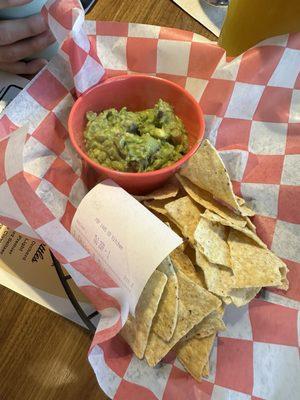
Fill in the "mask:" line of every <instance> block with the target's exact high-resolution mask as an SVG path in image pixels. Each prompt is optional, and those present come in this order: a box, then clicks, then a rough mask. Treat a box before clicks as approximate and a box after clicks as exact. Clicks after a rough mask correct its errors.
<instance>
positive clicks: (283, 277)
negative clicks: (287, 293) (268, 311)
mask: <svg viewBox="0 0 300 400" xmlns="http://www.w3.org/2000/svg"><path fill="white" fill-rule="evenodd" d="M288 272H289V269H288V267H287V266H286V265H285V264H284V263H283V265H282V267H280V274H281V284H280V285H279V286H277V288H278V289H281V290H288V288H289V281H288V279H287V273H288Z"/></svg>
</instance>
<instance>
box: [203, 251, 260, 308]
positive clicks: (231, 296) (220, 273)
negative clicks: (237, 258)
mask: <svg viewBox="0 0 300 400" xmlns="http://www.w3.org/2000/svg"><path fill="white" fill-rule="evenodd" d="M196 257H197V264H198V265H199V267H200V268H201V269H202V270H203V272H204V277H205V283H206V286H207V289H208V290H209V291H210V292H212V293H214V294H216V295H217V296H220V297H221V298H222V300H223V301H224V303H225V304H231V303H233V304H234V305H235V306H237V307H241V306H243V305H245V304H247V303H249V301H250V300H252V299H253V298H254V297H255V296H256V295H257V293H258V292H259V291H260V289H261V287H254V288H246V289H235V277H234V275H233V273H232V271H231V270H229V269H228V268H224V267H222V266H221V265H217V264H212V263H210V262H209V261H208V260H207V259H206V257H205V256H204V255H203V254H202V253H201V252H199V251H197V252H196Z"/></svg>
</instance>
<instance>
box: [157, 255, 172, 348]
mask: <svg viewBox="0 0 300 400" xmlns="http://www.w3.org/2000/svg"><path fill="white" fill-rule="evenodd" d="M158 270H159V271H161V272H163V273H164V274H165V275H166V276H167V277H168V281H167V283H166V286H165V288H164V291H163V294H162V296H161V299H160V302H159V305H158V309H157V312H156V315H155V317H154V320H153V323H152V328H151V329H152V330H153V332H155V333H156V334H157V335H158V336H160V337H161V338H162V339H163V340H165V341H167V342H168V341H169V340H170V339H171V337H172V336H173V333H174V330H175V327H176V324H177V316H178V280H177V275H176V273H175V271H174V268H173V265H172V263H171V260H170V258H169V257H167V258H166V259H165V260H164V261H163V262H162V263H161V264H160V266H159V267H158Z"/></svg>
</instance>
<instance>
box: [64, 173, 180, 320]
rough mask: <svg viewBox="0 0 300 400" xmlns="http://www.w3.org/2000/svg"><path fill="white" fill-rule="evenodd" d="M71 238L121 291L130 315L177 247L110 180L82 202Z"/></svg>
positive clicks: (160, 226)
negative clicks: (72, 237)
mask: <svg viewBox="0 0 300 400" xmlns="http://www.w3.org/2000/svg"><path fill="white" fill-rule="evenodd" d="M71 233H72V234H73V236H74V237H75V238H76V239H77V240H78V241H79V242H80V243H81V244H82V245H83V247H84V248H85V249H86V250H87V251H88V252H89V253H90V254H91V256H92V257H94V259H95V261H96V262H97V263H98V264H99V267H101V268H103V269H104V270H105V272H106V273H107V274H108V275H109V276H110V277H111V278H112V279H113V280H114V281H115V282H116V284H118V286H120V287H121V288H122V289H123V290H124V293H125V295H126V297H127V300H128V303H129V308H130V311H131V313H132V314H134V310H135V306H136V304H137V302H138V299H139V297H140V294H141V292H142V290H143V288H144V286H145V284H146V283H147V281H148V279H149V277H150V276H151V274H152V273H153V271H154V270H155V269H156V268H157V266H158V265H159V264H160V263H161V262H162V261H163V259H164V258H166V256H167V255H168V254H170V253H171V252H172V251H173V250H174V249H175V248H176V247H178V246H179V245H180V244H181V243H182V238H181V237H180V236H178V235H177V234H176V233H175V232H173V231H172V230H171V229H170V228H169V227H168V226H167V225H166V224H164V223H163V222H162V221H160V220H159V219H158V218H157V217H156V216H154V215H153V214H152V213H151V212H150V211H149V210H147V209H146V208H145V207H144V206H143V205H142V204H140V203H139V202H138V201H137V200H136V199H135V198H134V197H132V196H131V195H129V194H128V193H127V192H126V191H125V190H123V189H122V188H120V187H119V186H118V185H117V184H116V183H114V182H113V181H111V180H105V181H103V182H102V183H100V184H98V185H97V186H95V187H94V188H93V189H92V190H91V191H90V192H89V193H88V194H87V195H86V196H85V197H84V198H83V200H82V201H81V203H80V205H79V207H78V209H77V211H76V213H75V216H74V218H73V221H72V226H71Z"/></svg>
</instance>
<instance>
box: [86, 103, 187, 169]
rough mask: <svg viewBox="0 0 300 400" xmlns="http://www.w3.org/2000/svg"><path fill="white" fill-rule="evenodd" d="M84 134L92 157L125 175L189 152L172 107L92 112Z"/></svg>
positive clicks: (154, 166) (181, 125)
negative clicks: (134, 110)
mask: <svg viewBox="0 0 300 400" xmlns="http://www.w3.org/2000/svg"><path fill="white" fill-rule="evenodd" d="M86 117H87V121H88V122H87V125H86V129H85V132H84V139H85V146H86V150H87V154H88V155H89V157H90V158H91V159H92V160H94V161H96V162H97V163H99V164H101V165H103V166H104V167H107V168H111V169H114V170H118V171H123V172H147V171H154V170H157V169H160V168H164V167H166V166H168V165H170V164H173V163H174V162H176V161H178V160H179V159H180V158H181V157H182V156H183V155H184V154H185V153H186V152H187V151H188V135H187V132H186V130H185V127H184V125H183V123H182V121H181V120H180V118H178V117H177V116H176V115H175V114H174V111H173V108H172V106H171V105H170V104H168V103H167V102H165V101H163V100H159V101H158V102H157V104H156V105H155V106H154V108H151V109H147V110H144V111H138V112H132V111H128V110H127V109H126V108H125V107H124V108H122V109H121V110H120V111H117V110H116V109H114V108H111V109H109V110H105V111H102V112H101V113H99V114H96V113H95V112H92V111H89V112H87V114H86Z"/></svg>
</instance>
